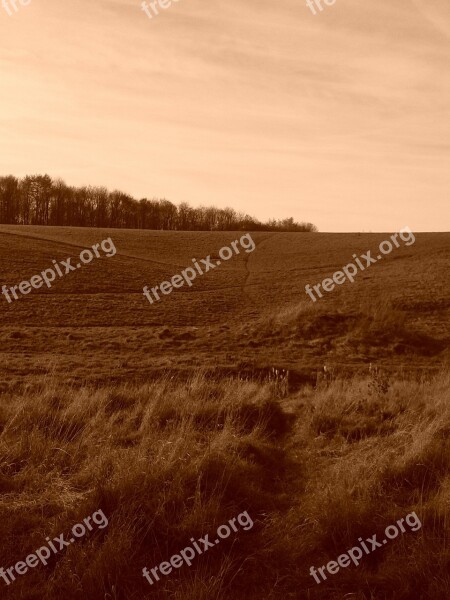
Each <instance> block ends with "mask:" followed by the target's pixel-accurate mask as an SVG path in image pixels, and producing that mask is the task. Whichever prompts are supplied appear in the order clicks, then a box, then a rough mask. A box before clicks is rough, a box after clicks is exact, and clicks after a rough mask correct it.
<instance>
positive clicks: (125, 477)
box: [0, 373, 450, 600]
mask: <svg viewBox="0 0 450 600" xmlns="http://www.w3.org/2000/svg"><path fill="white" fill-rule="evenodd" d="M449 387H450V375H449V373H442V374H440V375H439V376H437V377H436V378H434V379H433V380H430V381H422V382H412V381H407V380H393V381H390V382H389V385H388V386H387V388H380V387H377V386H374V385H373V381H372V380H371V379H361V378H360V379H354V380H350V381H347V380H346V381H343V380H340V381H339V380H338V381H334V382H331V383H330V384H329V385H328V386H325V385H324V386H322V387H320V388H318V389H316V390H314V389H312V388H305V389H303V390H302V391H300V392H298V393H297V394H296V395H295V396H291V397H290V398H289V399H287V400H286V401H284V404H280V403H279V402H278V401H276V400H275V399H273V398H272V397H271V388H270V386H268V385H261V384H257V383H252V382H241V381H236V380H233V381H232V380H226V379H224V380H223V381H221V382H212V381H208V380H207V379H206V378H205V377H204V376H203V375H202V374H201V373H199V374H198V375H196V376H194V377H192V379H191V380H190V381H188V382H187V383H186V382H181V381H177V380H175V379H171V378H170V377H169V376H167V377H164V378H162V379H160V380H158V381H154V382H150V383H148V384H146V385H141V386H121V387H118V388H115V389H113V388H100V389H95V388H89V387H85V388H81V389H71V388H67V387H65V386H63V385H61V384H60V383H59V382H58V381H57V380H56V379H49V380H48V382H47V384H46V385H45V386H43V387H41V388H40V389H39V388H38V389H33V388H32V387H31V388H30V389H29V390H28V391H24V392H23V393H21V394H20V395H19V396H15V397H14V396H8V395H7V394H4V395H3V396H2V402H1V405H0V431H1V433H0V460H1V462H0V465H1V469H0V494H1V496H0V516H1V519H0V536H1V540H2V542H1V544H0V566H3V567H9V566H12V565H14V564H15V563H16V562H18V561H20V560H24V559H25V557H26V556H27V555H29V554H30V553H32V552H34V551H35V550H36V549H37V548H39V547H40V546H42V545H43V544H45V538H46V537H47V536H49V537H50V538H52V537H54V536H57V535H59V534H60V533H67V532H68V531H69V530H70V529H71V527H72V526H73V525H74V524H75V523H78V522H80V521H82V520H83V518H85V517H87V516H88V515H91V514H92V513H93V512H95V511H96V510H98V509H101V510H103V511H104V513H105V514H106V515H107V517H108V519H109V526H108V527H107V528H106V529H104V530H97V531H96V530H94V531H93V532H92V533H88V534H87V535H86V536H85V537H84V538H82V539H79V540H77V541H76V543H74V544H72V545H71V546H70V547H69V548H67V549H66V550H64V551H61V552H60V553H59V554H57V555H55V556H54V557H53V558H52V559H51V561H50V562H49V564H48V565H47V566H46V567H44V566H38V567H36V568H34V569H31V570H30V571H29V572H28V573H26V574H24V575H21V576H19V577H18V578H17V580H16V581H15V582H14V583H13V584H11V585H10V586H6V584H5V583H3V581H2V580H0V587H1V592H2V597H4V598H6V599H7V600H9V599H13V598H14V599H15V598H17V599H19V598H20V599H27V600H28V599H30V600H37V599H39V600H41V599H48V600H53V599H55V600H56V599H60V598H65V599H67V600H72V599H74V600H75V599H76V600H78V599H81V598H89V599H90V600H97V599H98V600H100V599H103V600H106V599H108V600H110V599H115V600H118V599H124V600H125V599H126V600H128V599H130V600H134V599H141V598H144V599H145V598H171V599H176V600H194V599H196V600H198V599H205V600H206V599H207V598H208V600H209V599H210V598H213V599H216V600H225V599H228V598H238V599H240V598H242V599H243V598H249V599H253V598H254V599H256V598H258V599H260V598H268V599H272V598H273V599H275V598H309V599H316V598H317V599H319V598H325V599H332V600H338V599H339V600H341V599H342V598H344V597H345V598H360V599H361V600H362V599H369V598H377V599H378V598H380V599H381V598H392V599H394V598H395V599H402V600H403V599H404V600H417V599H421V598H423V599H428V598H429V599H430V600H431V599H432V598H433V600H435V599H436V598H445V597H448V595H447V596H446V595H445V594H448V589H449V584H450V581H449V572H450V571H449V566H450V545H449V542H450V535H449V533H450V518H449V517H450V477H449V472H450V471H449V468H450V441H449V440H450V437H449V433H450V404H449V392H448V390H449ZM413 510H414V511H416V512H417V514H418V515H419V517H420V518H421V521H422V523H423V527H422V529H421V530H420V531H419V532H416V533H409V534H405V535H403V536H401V537H399V538H398V539H396V540H393V541H391V542H390V544H389V545H388V546H386V547H384V548H383V549H380V550H377V551H376V552H374V554H373V555H370V556H367V557H366V559H365V561H363V563H362V564H361V565H360V566H359V567H358V568H355V567H351V568H348V569H345V570H343V571H341V572H340V573H339V574H337V575H334V576H329V579H328V580H327V581H326V582H323V583H322V584H321V585H320V586H319V585H317V584H316V583H315V581H314V580H313V579H312V578H311V577H310V576H309V567H310V566H311V565H314V566H316V567H319V566H322V565H324V564H326V563H327V562H329V561H330V560H334V559H335V558H336V557H337V556H339V555H340V554H342V553H343V552H345V551H346V550H347V549H348V548H350V547H352V546H354V545H355V543H356V541H357V539H358V537H360V536H362V537H364V536H365V535H367V536H370V535H372V534H373V533H378V532H380V531H382V530H384V528H385V527H386V526H387V525H390V524H392V523H395V521H396V520H397V519H399V518H401V517H404V516H405V515H406V514H407V513H409V512H411V511H413ZM242 511H247V512H248V513H249V514H250V516H251V517H252V519H253V520H254V522H255V526H254V528H253V529H251V530H250V531H246V532H244V531H240V532H238V533H236V534H235V535H234V536H231V537H230V538H229V539H228V540H223V541H222V542H221V544H220V545H219V546H217V547H215V548H214V549H211V550H210V551H209V552H208V553H206V554H204V555H202V556H199V557H197V558H196V560H195V563H194V564H193V565H192V567H190V568H189V567H186V566H185V567H183V568H181V569H178V570H177V571H174V572H173V573H172V574H171V575H170V576H168V577H165V578H164V579H163V580H162V581H160V582H159V583H158V584H157V585H155V586H152V587H150V586H149V584H148V583H147V582H146V580H145V579H144V578H143V577H142V568H143V567H144V566H147V567H149V568H152V567H153V566H155V565H158V564H159V563H160V562H161V561H164V560H167V559H169V558H170V556H171V555H172V554H175V553H178V552H179V550H180V549H182V548H184V547H185V546H187V545H189V540H190V538H191V537H194V538H198V537H201V536H203V535H204V534H206V533H214V532H215V531H216V529H217V527H218V526H220V525H221V524H224V523H226V522H227V521H228V520H229V519H230V518H232V517H235V516H237V514H239V513H240V512H242Z"/></svg>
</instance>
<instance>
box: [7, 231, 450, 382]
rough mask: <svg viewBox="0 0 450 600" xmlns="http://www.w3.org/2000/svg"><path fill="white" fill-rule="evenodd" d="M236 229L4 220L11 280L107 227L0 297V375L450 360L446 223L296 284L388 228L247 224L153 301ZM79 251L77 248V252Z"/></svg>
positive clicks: (85, 375)
mask: <svg viewBox="0 0 450 600" xmlns="http://www.w3.org/2000/svg"><path fill="white" fill-rule="evenodd" d="M242 235H243V233H242V232H236V233H235V234H233V233H232V232H223V233H216V232H214V233H211V232H155V231H137V230H117V229H108V230H104V229H88V228H64V227H62V228H60V227H27V226H9V225H2V226H0V272H1V273H2V285H5V284H6V285H7V286H8V287H10V286H12V285H18V284H19V283H20V282H22V281H24V280H29V279H30V278H31V277H32V276H33V275H36V274H39V273H41V272H42V271H43V270H45V269H47V268H50V267H52V266H53V265H52V260H56V261H61V260H65V259H66V258H68V257H75V258H76V257H77V256H78V255H79V254H80V252H81V251H82V249H83V248H89V247H91V246H92V245H93V244H96V243H100V242H101V241H102V240H104V239H107V238H111V239H112V241H113V243H114V245H115V248H116V251H117V252H116V254H115V255H114V256H111V257H109V258H108V257H106V256H105V255H104V253H102V256H101V257H100V258H98V259H94V260H93V261H92V262H90V264H86V265H82V267H81V268H80V269H77V270H76V271H75V272H70V273H68V274H67V275H64V276H63V277H58V278H57V280H56V281H55V282H54V283H53V285H52V287H51V288H47V286H45V285H44V286H42V287H40V288H39V289H33V290H32V291H31V293H29V294H27V295H26V296H21V297H20V299H19V300H14V301H13V302H11V303H8V302H7V301H6V298H5V296H2V297H1V298H0V300H1V301H0V318H1V323H2V325H1V330H0V335H1V338H0V339H1V344H2V353H3V358H4V360H3V363H2V365H3V366H2V373H1V378H0V380H1V382H2V385H10V384H14V382H16V381H18V380H19V379H20V378H22V377H23V376H29V375H30V374H32V373H34V374H36V375H37V376H39V375H45V374H46V373H48V372H53V373H55V372H56V373H60V374H64V376H65V377H68V378H69V380H73V381H83V380H99V381H100V380H102V381H111V378H117V379H123V380H127V381H128V380H130V378H131V379H133V378H141V377H142V374H148V373H149V372H153V371H160V370H164V369H176V370H186V369H187V370H189V369H191V368H193V367H199V366H201V367H211V368H215V369H223V370H224V372H227V371H229V370H236V369H239V368H244V366H246V368H248V369H250V368H259V367H270V366H276V367H279V368H285V369H289V370H291V371H296V372H302V373H313V374H314V373H315V372H316V371H317V370H318V369H322V367H323V365H324V364H327V365H332V366H334V367H336V368H342V369H350V370H351V371H355V370H360V369H365V368H367V366H368V364H369V363H370V362H372V363H378V364H381V365H384V366H386V367H389V368H394V369H401V368H404V369H410V368H413V369H418V368H420V369H430V368H431V369H433V368H436V367H439V366H441V365H443V364H447V363H448V342H449V331H450V327H449V315H450V293H449V280H448V276H447V275H448V266H449V263H450V234H426V233H422V234H417V235H416V241H415V243H414V244H411V245H409V246H406V245H403V243H402V245H401V246H400V247H399V248H394V249H393V251H392V252H391V253H390V254H389V255H387V256H384V257H383V259H382V260H380V261H379V262H378V263H377V264H373V265H371V266H370V268H367V269H366V270H364V271H361V272H358V274H357V275H356V276H355V281H354V282H353V283H350V282H348V281H347V282H346V283H345V284H344V285H341V286H339V287H338V286H336V288H335V289H334V290H333V291H332V292H329V293H324V295H323V298H320V299H319V300H317V301H316V302H315V303H314V302H312V300H311V299H310V297H309V296H308V295H307V294H306V293H305V285H306V284H308V283H309V284H311V285H314V284H317V283H318V282H321V281H322V280H323V279H324V278H326V277H330V276H332V274H333V273H334V272H335V271H338V270H340V269H342V267H343V266H344V265H346V264H348V263H349V262H352V261H353V260H354V259H353V258H352V256H353V254H356V255H357V256H360V255H362V254H364V253H366V252H367V251H368V250H371V251H372V255H376V252H377V247H378V245H379V244H380V242H382V241H383V240H386V239H389V235H388V234H308V235H302V234H295V233H252V234H251V235H252V239H253V240H254V242H255V245H256V248H255V250H254V251H253V252H246V251H244V250H242V249H241V251H240V254H239V255H237V254H234V255H233V257H232V258H230V259H229V260H228V261H227V262H225V261H222V264H221V265H220V267H217V266H216V268H214V269H213V270H212V269H211V270H210V271H209V272H208V273H205V274H204V275H202V276H200V275H199V276H198V277H197V278H196V279H195V281H194V282H193V283H192V286H191V287H189V286H188V285H184V286H183V287H181V288H180V289H176V290H174V291H173V292H172V293H171V294H170V295H167V296H163V295H161V296H162V299H161V300H160V301H159V302H157V301H155V302H154V303H153V304H150V303H149V302H148V300H147V299H146V298H145V297H144V295H143V291H142V290H143V287H144V286H149V287H153V286H156V285H159V284H160V283H161V282H163V281H165V280H169V279H170V278H172V277H173V276H174V275H175V274H177V273H180V272H181V271H182V270H183V269H185V268H186V267H187V266H191V267H192V264H193V263H192V259H193V258H196V259H197V260H198V261H199V260H200V259H202V258H204V257H206V256H208V255H211V256H212V257H213V258H214V257H215V258H217V253H218V251H219V250H220V248H221V247H223V246H230V243H231V242H232V241H234V240H239V239H240V237H241V236H242ZM74 262H75V261H74Z"/></svg>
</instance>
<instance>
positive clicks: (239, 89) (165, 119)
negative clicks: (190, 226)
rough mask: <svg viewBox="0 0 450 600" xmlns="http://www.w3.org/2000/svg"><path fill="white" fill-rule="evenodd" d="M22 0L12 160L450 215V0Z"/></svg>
mask: <svg viewBox="0 0 450 600" xmlns="http://www.w3.org/2000/svg"><path fill="white" fill-rule="evenodd" d="M11 1H12V0H3V2H5V3H7V5H8V6H9V10H10V12H12V14H11V15H8V12H7V10H6V8H5V7H4V6H1V4H0V175H6V174H13V175H16V176H18V177H19V176H20V177H21V176H24V175H26V174H34V173H48V174H49V175H51V176H52V177H61V178H63V179H64V180H65V181H66V183H67V184H69V185H102V186H106V187H107V188H109V189H111V190H112V189H119V190H122V191H124V192H127V193H129V194H131V195H132V196H134V197H135V198H143V197H147V198H154V197H158V198H167V199H169V200H171V201H172V202H174V203H175V204H179V203H181V202H188V203H189V204H191V205H193V206H200V205H215V206H218V207H221V208H223V207H225V206H231V207H233V208H235V209H236V210H238V211H242V212H246V213H248V214H251V215H254V216H256V217H258V218H259V219H262V220H266V219H269V218H284V217H290V216H292V217H294V219H295V220H297V221H309V222H312V223H314V224H315V225H316V226H317V227H318V228H319V230H320V231H336V232H345V231H398V230H399V229H400V228H401V227H404V226H409V227H410V228H411V229H412V230H415V231H450V208H449V191H450V160H449V159H450V135H449V134H450V119H449V116H450V114H449V113H450V75H449V68H450V61H449V52H450V2H449V1H448V0H426V1H424V0H336V2H335V3H334V4H333V5H331V6H326V5H325V4H324V0H322V6H323V11H322V12H320V11H317V14H316V15H314V14H313V12H312V11H311V10H310V9H309V8H308V7H307V6H306V4H305V0H208V1H206V0H178V2H173V3H172V5H171V6H170V7H169V8H167V9H165V10H162V9H160V14H159V15H158V16H156V15H154V16H153V17H152V18H151V19H150V18H149V17H148V16H147V15H146V14H145V12H144V11H143V10H142V7H141V0H31V2H30V4H29V5H27V6H22V5H20V3H19V2H20V0H16V3H17V6H18V12H14V9H12V8H11V4H10V3H11ZM26 1H29V0H26ZM0 2H1V0H0Z"/></svg>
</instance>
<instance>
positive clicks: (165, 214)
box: [0, 175, 317, 232]
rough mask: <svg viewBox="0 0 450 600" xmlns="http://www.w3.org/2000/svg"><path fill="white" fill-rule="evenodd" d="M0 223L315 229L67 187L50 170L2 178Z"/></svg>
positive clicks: (309, 225) (227, 211) (99, 189)
mask: <svg viewBox="0 0 450 600" xmlns="http://www.w3.org/2000/svg"><path fill="white" fill-rule="evenodd" d="M0 223H3V224H17V225H68V226H73V227H116V228H127V229H158V230H178V231H240V230H242V231H243V230H245V231H303V232H309V231H317V228H316V227H315V225H313V224H312V223H297V222H295V221H294V219H293V218H292V217H290V218H286V219H279V220H275V219H271V220H269V221H267V222H264V223H263V222H261V221H259V220H258V219H255V218H254V217H251V216H249V215H247V214H244V213H241V212H236V211H235V210H234V209H233V208H215V207H212V206H201V207H199V208H193V207H191V206H189V204H187V203H186V202H182V203H181V204H179V205H178V206H176V205H175V204H172V202H169V200H165V199H156V198H152V199H147V198H142V199H140V200H136V199H135V198H133V197H132V196H129V195H128V194H125V193H123V192H120V191H117V190H115V191H113V192H110V191H108V190H107V189H106V188H105V187H94V186H83V187H73V186H68V185H67V184H66V183H65V182H64V181H63V180H61V179H55V180H53V179H52V178H51V177H50V176H49V175H27V176H26V177H23V178H22V179H20V178H17V177H14V176H13V175H8V176H6V177H0Z"/></svg>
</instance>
